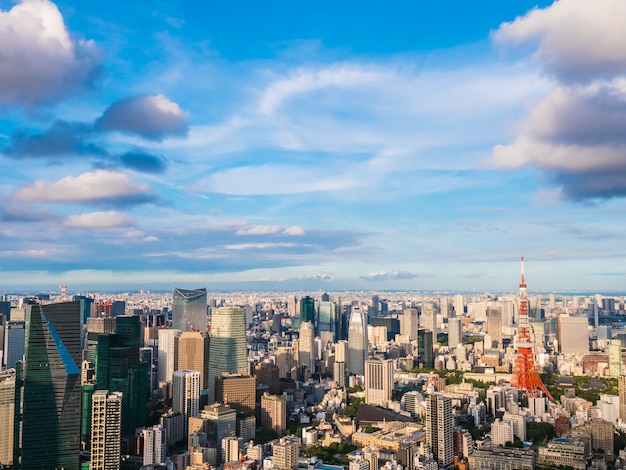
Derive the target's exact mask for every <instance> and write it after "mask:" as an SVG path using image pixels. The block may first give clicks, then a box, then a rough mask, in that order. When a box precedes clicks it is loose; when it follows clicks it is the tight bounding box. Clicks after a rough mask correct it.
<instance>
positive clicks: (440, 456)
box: [426, 393, 454, 467]
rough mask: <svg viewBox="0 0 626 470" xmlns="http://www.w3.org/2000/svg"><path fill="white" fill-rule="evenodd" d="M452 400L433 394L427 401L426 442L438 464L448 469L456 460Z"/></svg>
mask: <svg viewBox="0 0 626 470" xmlns="http://www.w3.org/2000/svg"><path fill="white" fill-rule="evenodd" d="M453 428H454V417H453V416H452V400H451V399H450V398H449V397H444V396H443V395H442V394H439V393H433V394H431V395H430V396H429V397H428V398H427V400H426V442H427V443H428V445H429V446H430V450H431V451H432V453H433V455H434V457H435V459H436V460H437V463H438V464H439V465H440V466H441V467H447V466H449V465H451V464H452V462H453V460H454V442H453Z"/></svg>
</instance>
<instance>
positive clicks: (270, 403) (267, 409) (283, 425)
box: [261, 393, 287, 437]
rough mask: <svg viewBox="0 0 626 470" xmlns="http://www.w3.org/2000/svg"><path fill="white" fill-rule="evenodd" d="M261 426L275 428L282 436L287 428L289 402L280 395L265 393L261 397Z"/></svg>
mask: <svg viewBox="0 0 626 470" xmlns="http://www.w3.org/2000/svg"><path fill="white" fill-rule="evenodd" d="M261 427H262V428H263V429H273V430H274V431H275V432H276V434H277V435H278V436H279V437H280V436H282V435H283V434H285V430H286V429H287V402H286V401H285V399H284V398H283V397H281V396H279V395H270V394H268V393H265V394H264V395H263V396H262V397H261Z"/></svg>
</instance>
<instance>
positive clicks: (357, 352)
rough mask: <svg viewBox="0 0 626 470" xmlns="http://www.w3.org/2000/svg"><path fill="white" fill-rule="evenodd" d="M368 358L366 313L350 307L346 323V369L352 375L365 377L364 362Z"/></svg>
mask: <svg viewBox="0 0 626 470" xmlns="http://www.w3.org/2000/svg"><path fill="white" fill-rule="evenodd" d="M367 358H368V345H367V311H365V310H363V308H362V307H359V306H354V307H352V312H351V314H350V321H349V323H348V368H349V371H350V373H351V374H353V375H365V361H366V360H367Z"/></svg>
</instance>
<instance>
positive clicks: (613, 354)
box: [609, 339, 622, 378]
mask: <svg viewBox="0 0 626 470" xmlns="http://www.w3.org/2000/svg"><path fill="white" fill-rule="evenodd" d="M609 375H610V376H611V377H614V378H617V377H619V376H620V375H622V342H621V341H620V340H619V339H612V340H610V343H609Z"/></svg>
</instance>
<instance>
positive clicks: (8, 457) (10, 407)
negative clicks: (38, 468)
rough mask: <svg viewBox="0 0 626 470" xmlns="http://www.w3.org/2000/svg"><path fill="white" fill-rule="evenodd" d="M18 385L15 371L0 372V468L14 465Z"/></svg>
mask: <svg viewBox="0 0 626 470" xmlns="http://www.w3.org/2000/svg"><path fill="white" fill-rule="evenodd" d="M17 383H18V381H17V380H16V377H15V371H14V370H7V371H3V372H0V466H3V465H5V466H11V465H13V446H14V441H13V439H14V431H15V427H14V419H15V386H16V384H17ZM18 437H19V436H18Z"/></svg>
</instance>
